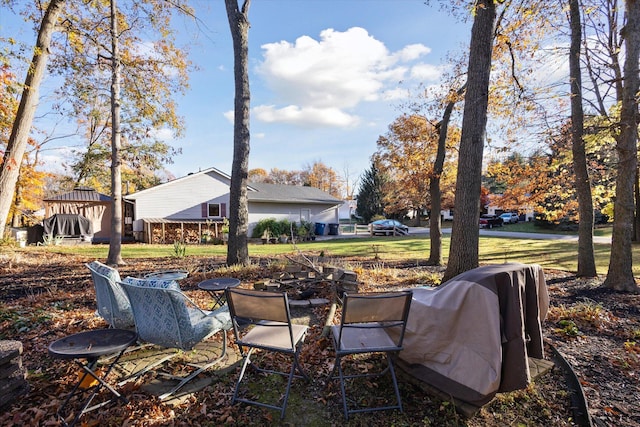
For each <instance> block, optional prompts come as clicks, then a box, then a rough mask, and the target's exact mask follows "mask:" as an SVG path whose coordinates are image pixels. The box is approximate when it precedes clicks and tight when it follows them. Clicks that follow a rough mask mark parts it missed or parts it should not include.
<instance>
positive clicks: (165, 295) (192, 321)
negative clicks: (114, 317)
mask: <svg viewBox="0 0 640 427" xmlns="http://www.w3.org/2000/svg"><path fill="white" fill-rule="evenodd" d="M121 283H122V286H123V287H124V290H125V291H126V293H127V295H128V296H129V300H130V301H131V308H132V310H133V315H134V318H135V324H136V330H137V332H138V335H139V337H140V339H142V340H143V341H147V342H149V343H153V344H157V345H160V346H163V347H169V348H179V349H182V350H190V349H192V348H193V347H194V346H195V345H196V344H197V343H199V342H200V341H202V340H204V339H206V338H207V337H209V336H210V335H212V334H214V333H216V332H217V331H219V330H221V329H230V328H231V317H230V315H229V310H228V308H227V307H226V306H223V307H221V308H219V309H218V310H216V311H215V312H205V311H203V310H201V309H200V308H198V306H197V305H196V304H195V303H194V302H193V301H191V300H190V299H189V297H187V296H186V295H185V294H184V293H182V292H181V291H180V290H179V287H178V284H177V282H175V281H173V280H169V281H167V280H150V279H137V278H133V277H127V278H125V279H124V280H123V281H122V282H121Z"/></svg>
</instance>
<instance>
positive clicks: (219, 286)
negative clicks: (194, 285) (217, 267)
mask: <svg viewBox="0 0 640 427" xmlns="http://www.w3.org/2000/svg"><path fill="white" fill-rule="evenodd" d="M238 286H240V280H238V279H235V278H233V277H215V278H213V279H207V280H203V281H202V282H200V283H198V288H199V289H202V290H203V291H207V292H209V294H211V296H212V297H213V300H214V303H213V307H212V309H214V308H216V305H217V306H218V307H222V306H223V305H224V304H225V303H226V302H227V301H226V298H225V295H224V291H225V289H227V288H235V287H238Z"/></svg>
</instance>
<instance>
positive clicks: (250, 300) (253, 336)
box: [225, 288, 309, 419]
mask: <svg viewBox="0 0 640 427" xmlns="http://www.w3.org/2000/svg"><path fill="white" fill-rule="evenodd" d="M225 293H226V297H227V303H228V305H229V311H230V312H231V319H232V321H233V330H234V333H235V338H236V344H237V345H238V347H239V348H240V353H241V354H242V356H243V358H244V360H243V363H242V369H241V370H240V376H239V377H238V380H237V382H236V386H235V390H234V392H233V399H232V403H235V402H244V403H248V404H253V405H258V406H262V407H266V408H271V409H278V410H280V418H281V419H282V418H284V415H285V411H286V409H287V401H288V399H289V392H290V390H291V382H292V381H293V378H304V379H306V380H308V379H309V377H308V376H307V374H306V373H305V372H304V371H303V370H302V367H301V366H300V362H299V354H300V349H301V348H302V343H303V341H304V338H305V336H306V333H307V328H308V327H307V326H306V325H297V324H292V323H291V314H290V312H289V302H288V299H287V294H286V293H285V292H267V291H254V290H247V289H238V288H227V289H226V291H225ZM245 348H247V349H248V351H246V350H245ZM256 349H260V350H264V351H271V352H276V353H281V354H286V355H289V356H291V358H292V359H293V360H292V362H291V369H290V371H289V372H284V371H277V370H272V369H266V368H263V367H258V366H257V365H256V363H255V362H254V361H251V354H252V353H253V351H254V350H256ZM247 366H251V367H253V368H254V369H256V370H257V371H258V372H263V373H269V374H277V375H283V376H285V377H288V379H287V386H286V390H285V393H284V401H283V402H282V405H281V406H279V405H275V404H272V403H264V402H259V401H257V400H251V399H249V398H243V397H239V394H240V385H241V383H242V379H243V377H244V375H245V371H246V368H247ZM296 371H298V372H299V374H296Z"/></svg>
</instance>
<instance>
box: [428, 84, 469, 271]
mask: <svg viewBox="0 0 640 427" xmlns="http://www.w3.org/2000/svg"><path fill="white" fill-rule="evenodd" d="M466 86H467V85H466V83H465V84H463V85H462V87H461V88H460V89H458V90H457V91H455V92H454V91H451V92H450V93H449V96H448V101H447V104H446V107H445V109H444V112H443V113H442V120H440V122H439V123H438V124H437V125H436V130H437V131H438V147H437V150H436V159H435V162H434V163H433V173H432V175H431V177H430V179H429V195H430V198H431V215H430V216H429V241H430V243H431V244H430V246H429V259H428V260H427V263H428V264H430V265H442V219H441V218H440V211H441V210H442V188H441V186H440V184H441V182H442V179H441V178H442V173H443V172H444V159H445V156H446V152H447V144H446V142H447V134H448V132H449V121H450V120H451V113H452V112H453V107H454V106H455V104H456V102H457V101H458V99H459V98H460V97H461V96H462V94H463V93H464V91H465V89H466Z"/></svg>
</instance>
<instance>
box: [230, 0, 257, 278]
mask: <svg viewBox="0 0 640 427" xmlns="http://www.w3.org/2000/svg"><path fill="white" fill-rule="evenodd" d="M250 4H251V0H244V2H243V4H242V9H241V10H240V9H238V2H237V0H225V5H226V7H227V17H228V18H229V27H230V28H231V36H232V38H233V59H234V61H233V70H234V76H235V101H234V124H233V165H232V168H231V189H230V195H229V197H230V200H229V245H228V247H227V264H228V265H234V264H242V265H247V264H249V249H248V248H247V233H248V231H249V211H248V207H247V183H248V176H249V148H250V144H249V142H250V133H249V107H250V100H251V93H250V90H249V66H248V62H249V6H250Z"/></svg>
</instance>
